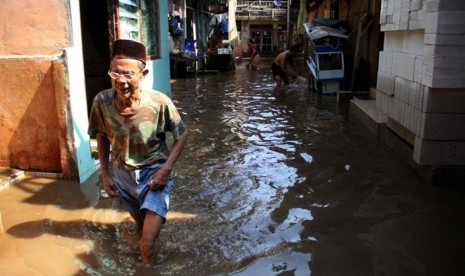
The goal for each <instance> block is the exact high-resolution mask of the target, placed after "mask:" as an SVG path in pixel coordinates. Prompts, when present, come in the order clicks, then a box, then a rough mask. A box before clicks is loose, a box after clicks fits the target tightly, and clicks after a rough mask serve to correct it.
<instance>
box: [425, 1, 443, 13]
mask: <svg viewBox="0 0 465 276" xmlns="http://www.w3.org/2000/svg"><path fill="white" fill-rule="evenodd" d="M440 2H441V0H429V1H426V12H428V13H431V12H437V11H439V3H440Z"/></svg>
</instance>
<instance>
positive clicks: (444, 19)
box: [433, 10, 465, 23]
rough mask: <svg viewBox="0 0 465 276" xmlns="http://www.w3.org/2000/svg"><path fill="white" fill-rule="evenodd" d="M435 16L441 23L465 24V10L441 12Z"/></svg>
mask: <svg viewBox="0 0 465 276" xmlns="http://www.w3.org/2000/svg"><path fill="white" fill-rule="evenodd" d="M434 16H437V22H441V23H465V10H448V11H444V10H441V11H440V12H438V13H437V15H433V17H434Z"/></svg>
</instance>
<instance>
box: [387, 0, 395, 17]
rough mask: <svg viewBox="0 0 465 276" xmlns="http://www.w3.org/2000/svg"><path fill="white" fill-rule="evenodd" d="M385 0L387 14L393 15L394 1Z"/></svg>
mask: <svg viewBox="0 0 465 276" xmlns="http://www.w3.org/2000/svg"><path fill="white" fill-rule="evenodd" d="M386 2H387V14H388V15H393V14H394V1H386Z"/></svg>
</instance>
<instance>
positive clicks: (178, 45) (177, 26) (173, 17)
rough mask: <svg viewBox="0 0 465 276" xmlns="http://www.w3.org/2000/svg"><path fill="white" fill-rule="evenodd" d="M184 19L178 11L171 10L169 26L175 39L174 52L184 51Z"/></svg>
mask: <svg viewBox="0 0 465 276" xmlns="http://www.w3.org/2000/svg"><path fill="white" fill-rule="evenodd" d="M183 23H184V22H183V20H182V19H181V16H180V15H179V12H177V11H171V12H170V13H169V21H168V28H169V32H170V34H171V37H172V38H173V41H174V49H173V52H175V51H177V52H182V50H183V49H182V44H183V43H182V42H183V41H182V40H183V37H184V31H183V29H182V28H183Z"/></svg>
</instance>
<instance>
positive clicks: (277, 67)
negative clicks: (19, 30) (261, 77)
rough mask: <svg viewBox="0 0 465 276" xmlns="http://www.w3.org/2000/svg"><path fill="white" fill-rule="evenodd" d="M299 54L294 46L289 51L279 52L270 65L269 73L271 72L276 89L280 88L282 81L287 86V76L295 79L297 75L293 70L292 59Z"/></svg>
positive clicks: (295, 45)
mask: <svg viewBox="0 0 465 276" xmlns="http://www.w3.org/2000/svg"><path fill="white" fill-rule="evenodd" d="M299 52H300V47H299V45H297V44H294V45H292V46H291V47H290V48H289V50H286V51H284V52H281V53H280V54H279V55H277V56H276V58H275V59H274V62H273V64H272V65H271V71H272V72H273V79H274V80H275V82H276V85H277V86H278V87H280V86H281V83H282V81H284V83H285V84H289V78H288V76H291V77H297V75H298V74H297V71H296V70H295V68H294V58H295V57H296V56H297V54H298V53H299ZM288 65H289V66H288Z"/></svg>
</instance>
